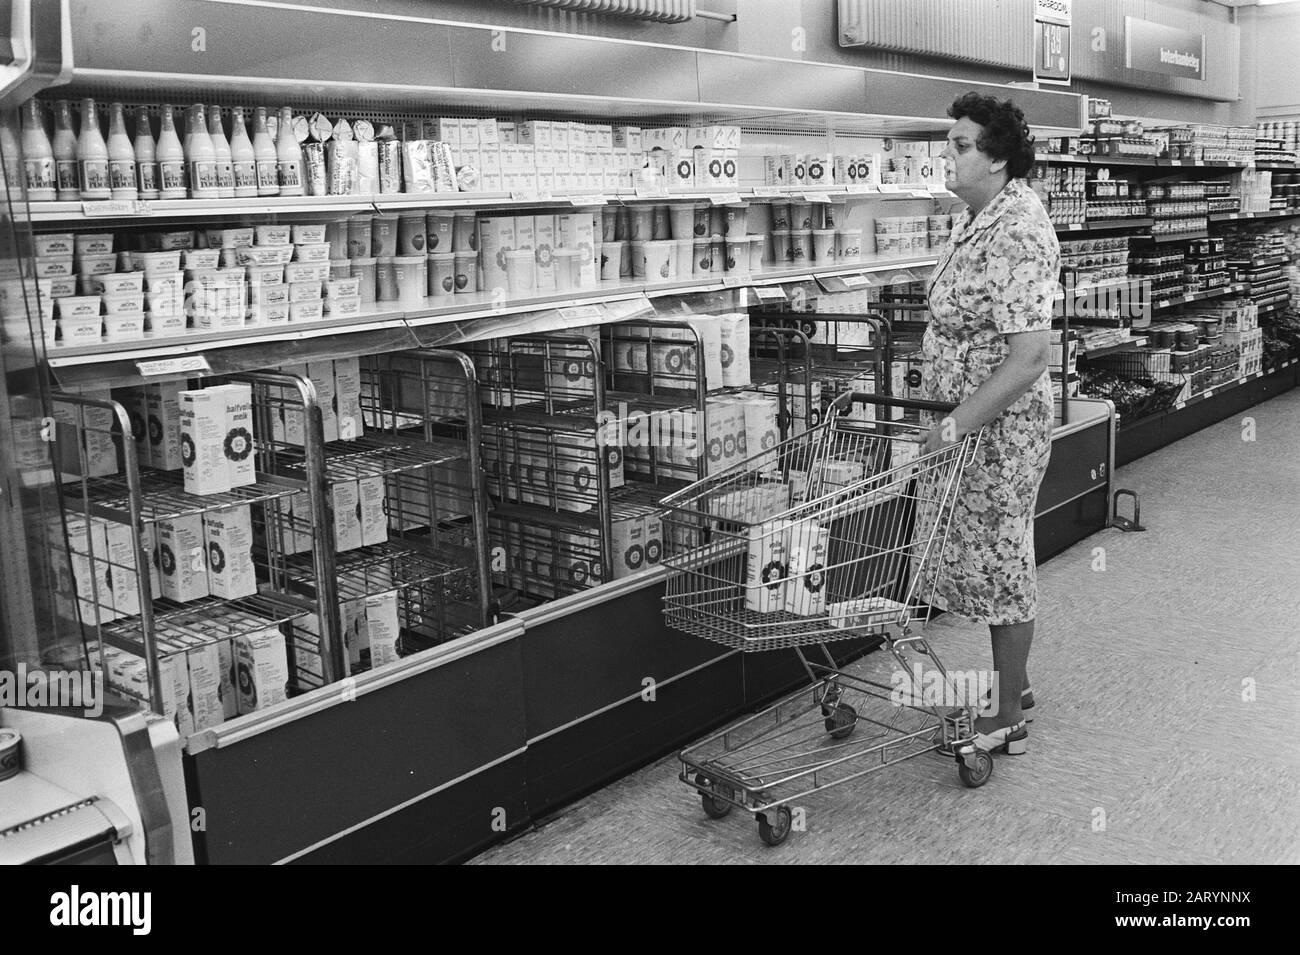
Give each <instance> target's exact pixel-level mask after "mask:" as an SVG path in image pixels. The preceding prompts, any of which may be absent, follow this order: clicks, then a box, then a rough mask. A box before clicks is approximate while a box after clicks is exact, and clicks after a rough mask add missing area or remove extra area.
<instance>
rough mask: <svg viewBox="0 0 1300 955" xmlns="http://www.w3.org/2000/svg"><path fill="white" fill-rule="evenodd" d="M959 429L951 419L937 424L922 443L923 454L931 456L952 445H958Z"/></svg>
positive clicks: (945, 419)
mask: <svg viewBox="0 0 1300 955" xmlns="http://www.w3.org/2000/svg"><path fill="white" fill-rule="evenodd" d="M957 438H958V435H957V427H956V425H955V424H954V423H953V421H952V419H951V418H944V419H943V420H942V421H938V422H936V423H935V425H934V427H933V428H931V429H930V432H929V433H928V434H927V435H926V436H925V440H924V441H922V442H921V453H922V454H929V453H930V452H931V451H941V450H943V449H944V448H946V447H948V446H949V445H951V444H956V443H957Z"/></svg>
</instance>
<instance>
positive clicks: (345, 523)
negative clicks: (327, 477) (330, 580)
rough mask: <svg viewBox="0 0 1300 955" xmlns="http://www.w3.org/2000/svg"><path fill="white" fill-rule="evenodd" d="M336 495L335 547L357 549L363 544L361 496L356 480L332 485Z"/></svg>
mask: <svg viewBox="0 0 1300 955" xmlns="http://www.w3.org/2000/svg"><path fill="white" fill-rule="evenodd" d="M330 491H331V493H332V494H333V495H334V546H335V549H337V550H340V551H344V550H356V549H357V548H358V547H360V546H361V496H360V490H359V488H358V487H357V482H356V481H339V482H337V483H336V484H333V485H331V487H330Z"/></svg>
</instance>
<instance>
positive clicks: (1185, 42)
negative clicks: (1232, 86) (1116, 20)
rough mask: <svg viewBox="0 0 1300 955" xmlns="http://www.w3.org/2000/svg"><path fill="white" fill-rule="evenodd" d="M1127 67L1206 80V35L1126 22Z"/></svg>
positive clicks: (1127, 19)
mask: <svg viewBox="0 0 1300 955" xmlns="http://www.w3.org/2000/svg"><path fill="white" fill-rule="evenodd" d="M1124 65H1125V66H1127V67H1128V68H1129V69H1130V70H1145V71H1146V72H1148V73H1164V74H1165V75H1167V76H1181V77H1183V78H1184V79H1190V80H1203V79H1205V34H1204V33H1191V32H1189V31H1187V30H1180V29H1178V28H1177V27H1167V26H1165V25H1164V24H1163V23H1152V22H1151V21H1150V20H1139V19H1138V18H1137V17H1125V18H1124Z"/></svg>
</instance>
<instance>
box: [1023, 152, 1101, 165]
mask: <svg viewBox="0 0 1300 955" xmlns="http://www.w3.org/2000/svg"><path fill="white" fill-rule="evenodd" d="M1034 162H1050V163H1057V164H1058V165H1062V166H1086V165H1088V157H1087V156H1075V155H1071V154H1069V153H1034Z"/></svg>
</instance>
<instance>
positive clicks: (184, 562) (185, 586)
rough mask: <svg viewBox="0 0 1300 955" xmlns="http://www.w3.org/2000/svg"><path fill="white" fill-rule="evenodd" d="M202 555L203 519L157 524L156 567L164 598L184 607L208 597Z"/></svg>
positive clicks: (195, 517)
mask: <svg viewBox="0 0 1300 955" xmlns="http://www.w3.org/2000/svg"><path fill="white" fill-rule="evenodd" d="M206 551H207V549H206V547H205V545H204V537H203V515H201V514H190V515H185V516H182V517H176V518H173V519H172V520H167V521H159V522H158V567H159V571H160V576H161V581H160V583H161V585H162V586H161V590H162V595H163V596H164V597H166V598H167V599H168V600H174V601H176V602H177V603H185V602H186V601H189V600H198V599H199V598H200V597H206V596H208V593H209V591H208V567H207V559H206Z"/></svg>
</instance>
